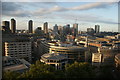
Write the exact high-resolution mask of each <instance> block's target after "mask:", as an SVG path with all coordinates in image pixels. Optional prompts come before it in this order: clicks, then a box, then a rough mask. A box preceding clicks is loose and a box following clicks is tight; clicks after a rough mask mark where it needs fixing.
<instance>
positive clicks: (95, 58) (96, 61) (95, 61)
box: [92, 53, 102, 66]
mask: <svg viewBox="0 0 120 80" xmlns="http://www.w3.org/2000/svg"><path fill="white" fill-rule="evenodd" d="M101 61H102V54H100V53H93V54H92V65H95V66H99V65H100V64H101Z"/></svg>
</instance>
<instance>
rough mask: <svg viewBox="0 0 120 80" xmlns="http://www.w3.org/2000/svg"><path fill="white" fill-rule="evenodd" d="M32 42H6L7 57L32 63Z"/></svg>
mask: <svg viewBox="0 0 120 80" xmlns="http://www.w3.org/2000/svg"><path fill="white" fill-rule="evenodd" d="M31 51H32V49H31V42H5V56H10V57H12V58H18V59H25V60H27V61H29V62H31V55H32V52H31Z"/></svg>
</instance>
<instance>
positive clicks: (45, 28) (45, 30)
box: [43, 22, 48, 33]
mask: <svg viewBox="0 0 120 80" xmlns="http://www.w3.org/2000/svg"><path fill="white" fill-rule="evenodd" d="M43 30H44V33H48V22H45V23H44V25H43Z"/></svg>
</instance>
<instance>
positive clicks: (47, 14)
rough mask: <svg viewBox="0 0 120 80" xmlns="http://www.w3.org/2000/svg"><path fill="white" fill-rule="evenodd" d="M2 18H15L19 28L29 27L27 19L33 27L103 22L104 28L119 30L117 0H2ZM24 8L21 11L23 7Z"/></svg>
mask: <svg viewBox="0 0 120 80" xmlns="http://www.w3.org/2000/svg"><path fill="white" fill-rule="evenodd" d="M2 7H3V8H2V21H3V20H5V21H9V20H10V19H11V18H14V19H15V20H16V23H17V24H16V28H17V29H28V27H27V26H28V25H27V23H28V21H29V20H33V24H34V25H33V29H36V28H37V27H42V28H43V23H44V22H48V24H49V26H48V27H49V28H52V29H53V26H54V25H55V24H57V25H58V26H59V25H62V26H64V25H66V24H70V25H71V27H72V25H73V24H74V23H78V30H81V31H86V30H87V28H90V27H91V28H94V26H95V25H100V26H101V29H100V30H101V31H114V32H118V3H115V2H106V3H105V2H104V3H103V2H72V3H71V2H32V3H31V2H3V3H2ZM21 10H22V11H21Z"/></svg>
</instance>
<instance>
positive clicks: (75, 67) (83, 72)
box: [65, 62, 94, 78]
mask: <svg viewBox="0 0 120 80" xmlns="http://www.w3.org/2000/svg"><path fill="white" fill-rule="evenodd" d="M65 75H66V78H93V77H94V71H93V70H92V66H91V65H90V64H88V63H86V62H84V63H82V62H81V63H78V62H74V63H73V64H68V65H66V66H65Z"/></svg>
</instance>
